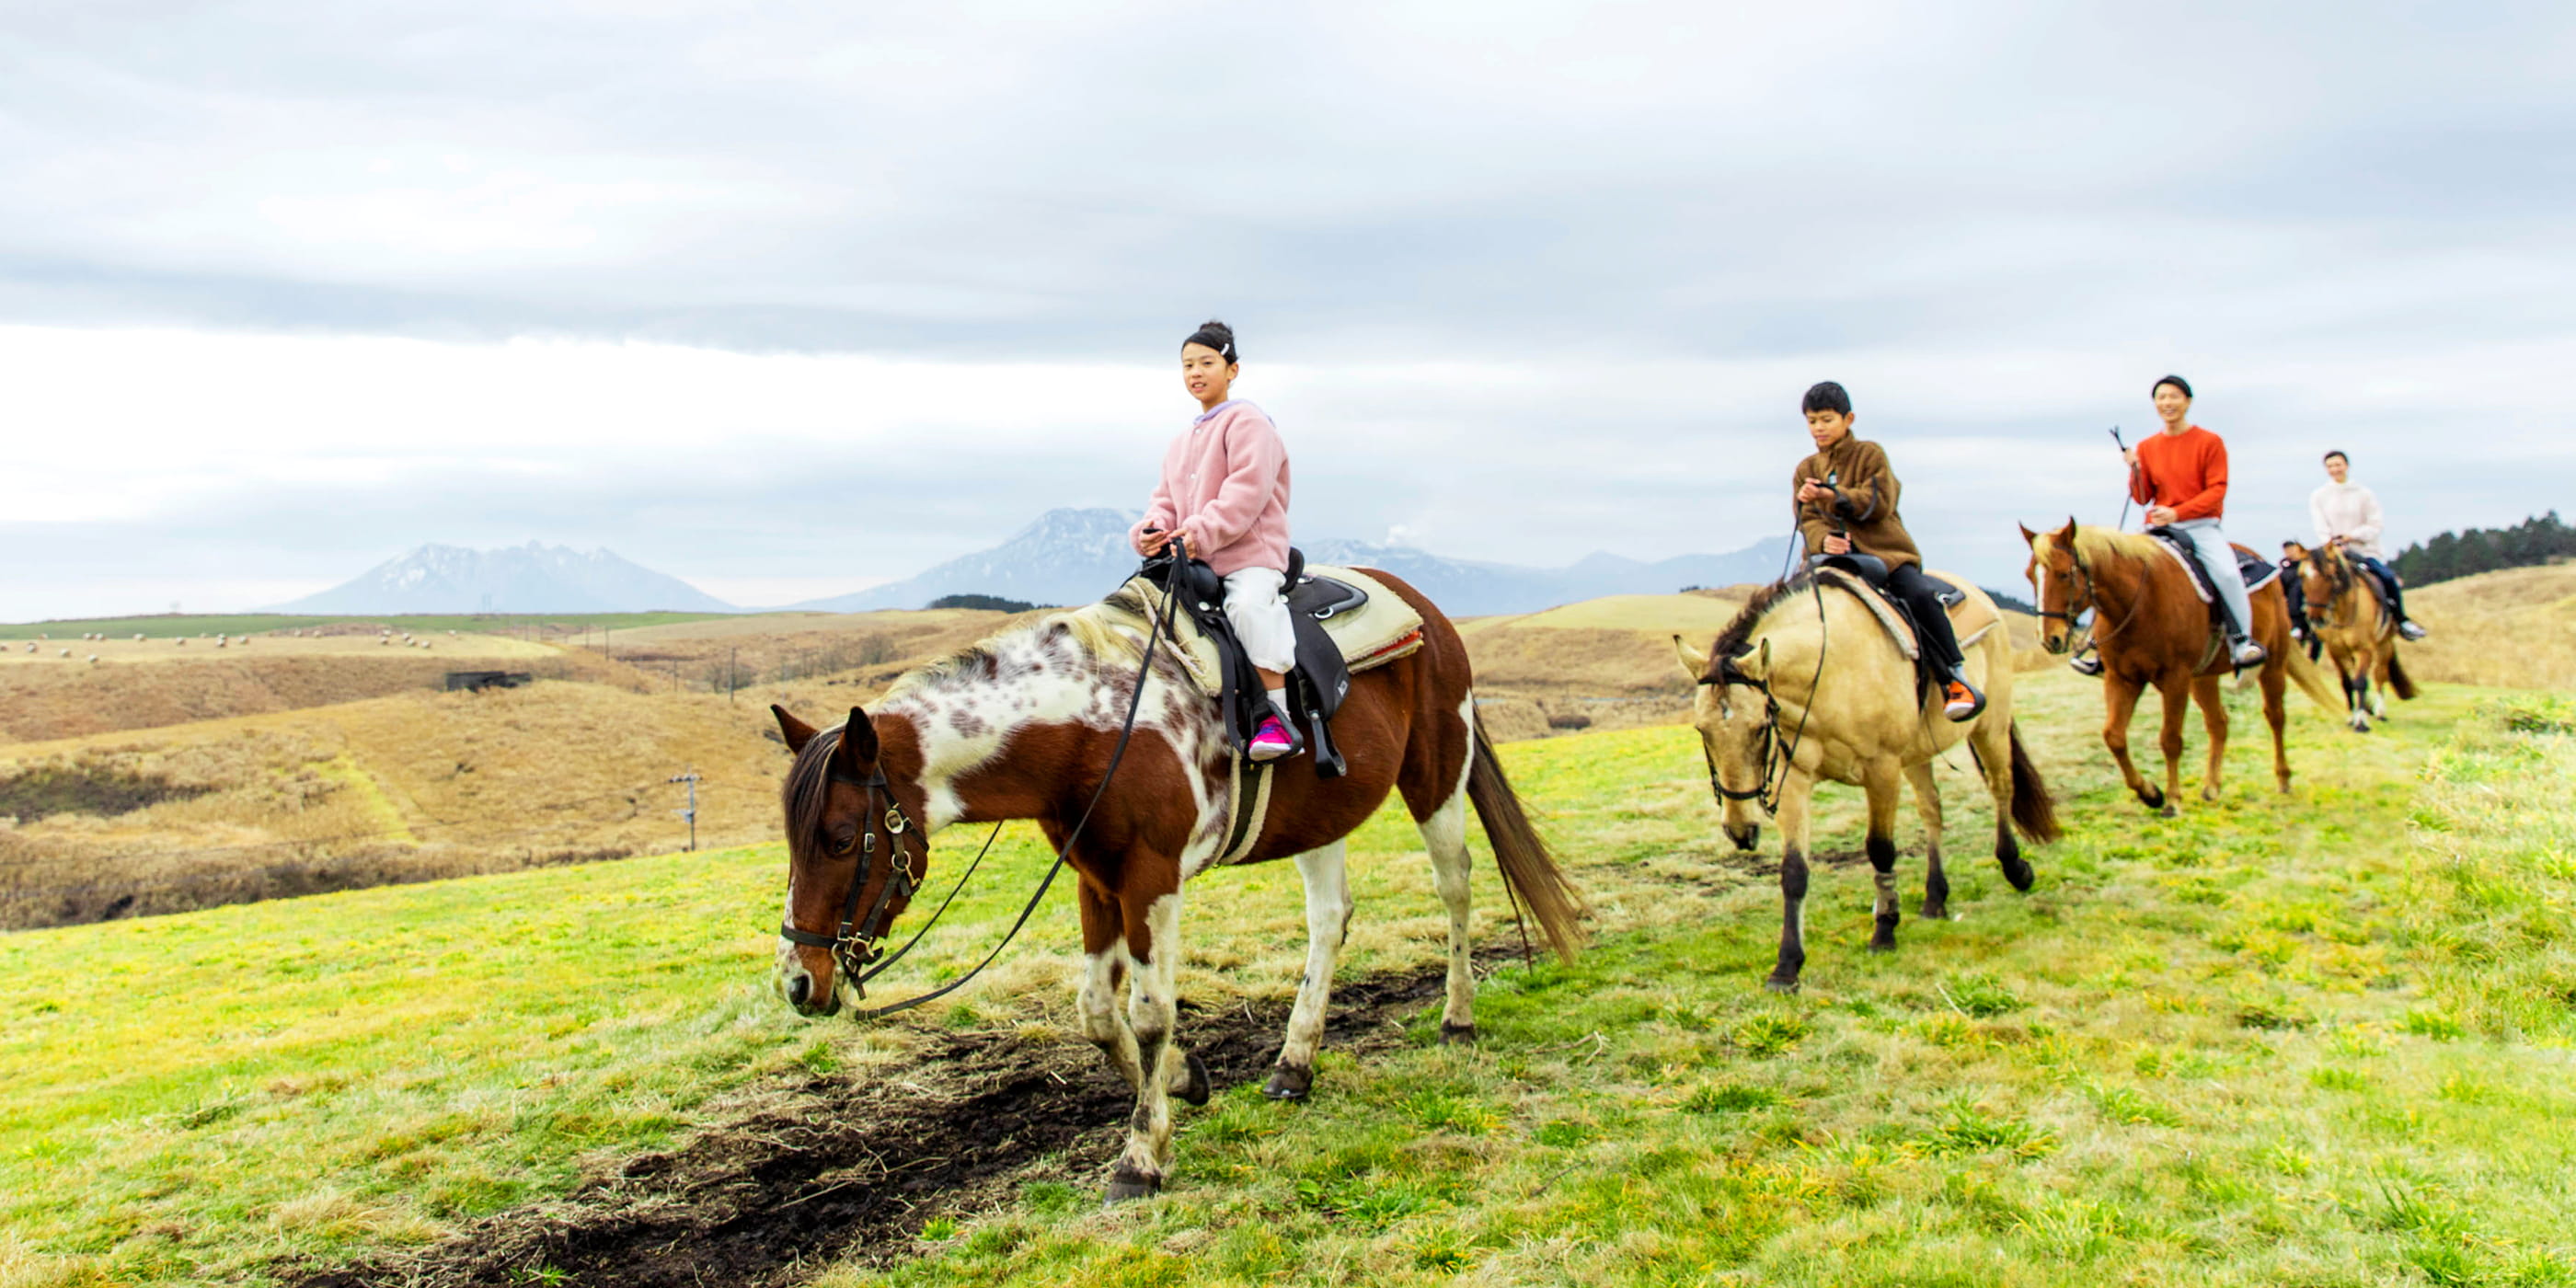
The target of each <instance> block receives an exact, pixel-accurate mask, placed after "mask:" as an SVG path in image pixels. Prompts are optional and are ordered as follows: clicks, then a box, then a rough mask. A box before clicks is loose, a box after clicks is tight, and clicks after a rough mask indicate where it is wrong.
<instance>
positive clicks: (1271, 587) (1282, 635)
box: [1225, 568, 1297, 671]
mask: <svg viewBox="0 0 2576 1288" xmlns="http://www.w3.org/2000/svg"><path fill="white" fill-rule="evenodd" d="M1287 584H1288V574H1287V573H1285V572H1282V571H1280V570H1279V569H1277V568H1238V569H1236V570H1234V571H1233V572H1230V573H1227V574H1226V575H1225V619H1226V620H1227V621H1229V622H1232V623H1234V637H1235V638H1236V639H1239V640H1241V641H1243V652H1244V656H1246V657H1249V658H1251V659H1252V664H1253V665H1254V666H1257V667H1260V668H1261V669H1262V670H1264V671H1287V670H1290V669H1292V668H1294V667H1295V666H1296V665H1297V632H1296V629H1295V628H1294V627H1292V626H1290V625H1289V624H1288V601H1287V600H1285V599H1282V598H1280V597H1279V592H1280V591H1281V589H1283V588H1284V587H1286V586H1287Z"/></svg>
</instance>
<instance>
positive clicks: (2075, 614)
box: [2031, 509, 2147, 648]
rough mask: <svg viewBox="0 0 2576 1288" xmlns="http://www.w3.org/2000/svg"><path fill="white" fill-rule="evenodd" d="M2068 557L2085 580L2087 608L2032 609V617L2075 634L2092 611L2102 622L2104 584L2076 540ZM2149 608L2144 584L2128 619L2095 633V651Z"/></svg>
mask: <svg viewBox="0 0 2576 1288" xmlns="http://www.w3.org/2000/svg"><path fill="white" fill-rule="evenodd" d="M2121 513H2122V514H2124V515H2125V514H2126V513H2127V511H2126V510H2125V509H2124V510H2123V511H2122V512H2121ZM2066 557H2067V559H2068V560H2069V561H2071V562H2072V563H2073V564H2074V565H2075V571H2076V573H2077V574H2078V575H2080V576H2082V577H2083V578H2084V607H2082V608H2078V607H2076V606H2075V605H2074V604H2073V603H2071V602H2070V603H2068V604H2067V606H2066V611H2065V612H2062V613H2052V612H2050V611H2048V609H2047V608H2045V607H2035V608H2033V609H2031V615H2032V616H2034V617H2039V618H2044V619H2046V620H2049V621H2055V622H2064V623H2066V629H2067V630H2068V631H2069V632H2072V631H2073V630H2074V629H2075V619H2077V618H2079V617H2082V616H2083V615H2084V614H2085V612H2086V611H2087V610H2090V611H2091V612H2092V613H2093V619H2094V621H2095V622H2096V623H2098V622H2100V621H2101V619H2102V590H2101V585H2100V583H2098V582H2096V581H2094V580H2093V569H2092V567H2091V566H2089V565H2087V564H2086V563H2085V562H2084V555H2083V553H2082V552H2081V551H2078V550H2077V549H2076V548H2075V540H2074V538H2073V537H2072V536H2069V537H2068V538H2067V542H2066ZM2041 598H2043V599H2045V598H2046V595H2045V593H2043V594H2042V596H2041ZM2146 606H2147V596H2146V589H2145V587H2144V585H2143V584H2142V585H2141V586H2140V587H2139V591H2138V595H2137V597H2136V598H2134V599H2132V600H2130V601H2129V611H2128V613H2127V614H2126V615H2125V616H2123V617H2121V618H2120V624H2119V625H2117V626H2114V627H2112V628H2111V629H2109V630H2099V629H2097V630H2095V631H2094V632H2093V647H2095V648H2100V647H2101V646H2102V642H2103V641H2105V640H2107V639H2110V638H2111V637H2112V636H2114V635H2117V634H2119V633H2120V632H2122V631H2125V630H2127V629H2129V623H2131V622H2134V621H2136V620H2138V613H2139V612H2140V611H2141V610H2143V609H2145V608H2146Z"/></svg>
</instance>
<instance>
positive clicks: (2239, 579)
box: [2173, 519, 2254, 636]
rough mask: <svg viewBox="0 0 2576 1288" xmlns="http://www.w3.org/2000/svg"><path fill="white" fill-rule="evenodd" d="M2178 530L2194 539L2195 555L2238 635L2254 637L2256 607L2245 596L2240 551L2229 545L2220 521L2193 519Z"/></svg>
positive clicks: (2192, 548)
mask: <svg viewBox="0 0 2576 1288" xmlns="http://www.w3.org/2000/svg"><path fill="white" fill-rule="evenodd" d="M2173 527H2174V530H2175V531H2177V532H2180V533H2181V534H2183V535H2184V536H2186V537H2189V538H2191V552H2192V553H2193V554H2194V555H2197V556H2199V558H2200V566H2201V567H2202V568H2204V569H2206V570H2207V571H2208V573H2209V583H2210V584H2211V585H2213V586H2216V587H2217V588H2218V598H2219V602H2220V603H2221V604H2223V605H2225V607H2226V609H2227V615H2228V616H2229V617H2231V618H2233V619H2234V620H2235V622H2236V633H2237V634H2239V635H2246V636H2251V635H2252V634H2253V633H2254V604H2253V601H2252V600H2250V599H2247V598H2246V596H2245V574H2244V573H2242V572H2239V571H2237V568H2236V548H2235V547H2233V546H2230V545H2229V544H2227V534H2226V533H2224V532H2221V531H2219V530H2218V520H2216V519H2192V520H2189V521H2186V522H2183V523H2177V524H2175V525H2173Z"/></svg>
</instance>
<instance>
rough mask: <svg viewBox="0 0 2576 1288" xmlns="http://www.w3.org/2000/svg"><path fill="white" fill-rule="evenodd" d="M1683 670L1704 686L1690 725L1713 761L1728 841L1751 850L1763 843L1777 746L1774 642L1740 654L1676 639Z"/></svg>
mask: <svg viewBox="0 0 2576 1288" xmlns="http://www.w3.org/2000/svg"><path fill="white" fill-rule="evenodd" d="M1673 651H1674V652H1675V653H1676V654H1677V655H1678V656H1679V657H1680V659H1681V664H1682V670H1683V671H1684V672H1685V673H1687V674H1688V675H1689V676H1690V677H1691V679H1692V680H1693V681H1694V682H1696V683H1697V684H1698V686H1699V690H1698V692H1697V693H1696V694H1695V695H1694V696H1693V697H1692V699H1691V725H1692V726H1693V727H1694V728H1696V729H1698V730H1699V742H1700V754H1701V756H1702V757H1703V758H1704V759H1706V760H1707V762H1708V785H1709V790H1710V791H1711V792H1712V793H1713V794H1714V795H1715V796H1716V797H1717V800H1718V806H1719V809H1720V811H1721V812H1722V814H1723V816H1724V818H1723V821H1722V823H1721V826H1722V827H1723V828H1724V829H1725V831H1726V839H1728V840H1730V841H1733V842H1735V848H1736V849H1738V850H1751V849H1752V848H1753V847H1754V846H1755V845H1757V844H1759V843H1760V842H1761V839H1762V821H1761V818H1760V817H1759V816H1758V815H1757V814H1756V813H1755V810H1754V806H1755V805H1757V804H1759V803H1760V802H1761V799H1762V795H1763V792H1764V791H1765V789H1767V788H1768V787H1769V786H1770V778H1771V768H1772V766H1771V759H1770V753H1771V750H1772V748H1773V747H1774V746H1775V745H1776V737H1777V735H1776V733H1775V732H1774V730H1773V728H1772V725H1773V723H1774V721H1773V719H1772V717H1773V715H1774V714H1775V713H1776V712H1777V711H1778V708H1777V707H1776V706H1774V705H1773V704H1772V702H1771V693H1770V688H1769V685H1770V673H1771V641H1770V640H1768V639H1765V640H1763V641H1762V642H1761V644H1760V645H1759V646H1758V647H1756V648H1753V649H1749V650H1747V651H1746V652H1744V653H1742V654H1738V655H1731V656H1724V657H1716V658H1712V657H1711V656H1710V654H1708V653H1703V652H1701V651H1699V650H1698V649H1695V648H1692V647H1691V646H1690V645H1688V644H1685V643H1683V642H1682V638H1681V637H1680V636H1678V635H1676V636H1674V637H1673Z"/></svg>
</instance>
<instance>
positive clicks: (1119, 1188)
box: [1100, 1163, 1163, 1208]
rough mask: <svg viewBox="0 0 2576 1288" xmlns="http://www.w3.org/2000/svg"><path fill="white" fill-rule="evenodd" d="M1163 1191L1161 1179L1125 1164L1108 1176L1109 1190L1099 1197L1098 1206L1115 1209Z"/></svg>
mask: <svg viewBox="0 0 2576 1288" xmlns="http://www.w3.org/2000/svg"><path fill="white" fill-rule="evenodd" d="M1162 1191H1163V1178H1162V1177H1159V1176H1154V1175H1151V1174H1149V1173H1145V1172H1140V1171H1137V1170H1136V1169H1134V1168H1132V1167H1129V1166H1127V1165H1125V1164H1123V1163H1122V1164H1120V1165H1119V1166H1118V1169H1117V1170H1116V1171H1113V1172H1111V1173H1110V1174H1109V1188H1108V1189H1106V1190H1104V1191H1102V1192H1101V1195H1100V1206H1102V1207H1105V1208H1107V1207H1116V1206H1118V1205H1119V1204H1121V1203H1133V1202H1135V1201H1136V1200H1138V1199H1150V1198H1152V1197H1154V1196H1155V1195H1157V1194H1160V1193H1162Z"/></svg>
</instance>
